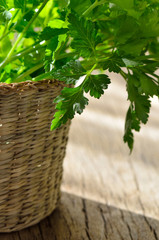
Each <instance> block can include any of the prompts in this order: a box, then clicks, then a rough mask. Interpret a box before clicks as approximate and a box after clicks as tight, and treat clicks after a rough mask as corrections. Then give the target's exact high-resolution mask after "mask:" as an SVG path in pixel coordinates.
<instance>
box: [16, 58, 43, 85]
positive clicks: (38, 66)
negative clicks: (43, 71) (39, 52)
mask: <svg viewBox="0 0 159 240" xmlns="http://www.w3.org/2000/svg"><path fill="white" fill-rule="evenodd" d="M41 67H43V63H40V64H38V65H36V66H34V67H33V68H31V69H29V70H27V71H26V72H24V73H23V74H21V75H20V76H18V77H17V78H16V79H15V81H13V82H21V81H22V80H23V79H24V78H26V77H27V76H29V75H30V74H31V73H33V72H35V71H36V70H38V69H40V68H41Z"/></svg>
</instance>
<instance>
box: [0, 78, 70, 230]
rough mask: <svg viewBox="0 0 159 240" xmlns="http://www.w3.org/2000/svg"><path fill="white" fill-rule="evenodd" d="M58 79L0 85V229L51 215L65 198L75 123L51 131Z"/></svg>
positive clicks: (58, 86)
mask: <svg viewBox="0 0 159 240" xmlns="http://www.w3.org/2000/svg"><path fill="white" fill-rule="evenodd" d="M63 87H64V85H63V84H62V83H60V82H58V81H56V80H47V81H46V80H44V81H41V82H31V81H27V82H25V83H17V84H16V83H15V84H4V83H1V84H0V232H11V231H16V230H20V229H23V228H26V227H28V226H31V225H33V224H35V223H37V222H39V221H40V220H41V219H43V218H44V217H46V216H48V215H49V214H50V213H51V212H52V211H53V210H54V209H55V208H56V206H57V204H58V200H59V198H60V184H61V178H62V163H63V158H64V155H65V148H66V143H67V139H68V130H69V125H70V123H67V124H66V125H64V126H62V127H60V128H59V129H57V130H55V131H53V132H51V131H50V125H51V120H52V118H53V115H54V112H55V104H54V103H53V100H54V98H55V97H56V96H57V95H59V93H60V92H61V89H62V88H63Z"/></svg>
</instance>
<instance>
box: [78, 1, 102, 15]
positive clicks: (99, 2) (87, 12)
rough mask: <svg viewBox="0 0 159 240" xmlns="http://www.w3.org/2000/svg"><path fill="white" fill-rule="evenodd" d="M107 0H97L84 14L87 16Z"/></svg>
mask: <svg viewBox="0 0 159 240" xmlns="http://www.w3.org/2000/svg"><path fill="white" fill-rule="evenodd" d="M105 2H107V0H101V1H98V0H96V1H95V2H94V3H93V4H92V5H91V6H90V7H89V8H88V9H87V10H86V11H85V12H84V13H83V14H82V16H87V15H88V14H89V13H90V12H91V11H92V10H93V9H94V8H96V7H97V6H99V5H102V4H104V3H105Z"/></svg>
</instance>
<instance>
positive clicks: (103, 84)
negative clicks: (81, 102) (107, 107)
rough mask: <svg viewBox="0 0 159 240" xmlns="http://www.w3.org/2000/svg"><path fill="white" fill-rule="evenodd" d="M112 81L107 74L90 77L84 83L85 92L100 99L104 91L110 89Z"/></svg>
mask: <svg viewBox="0 0 159 240" xmlns="http://www.w3.org/2000/svg"><path fill="white" fill-rule="evenodd" d="M109 83H110V79H109V77H108V76H107V75H105V74H98V75H90V76H89V77H88V79H87V80H86V81H85V83H84V86H83V88H84V91H85V92H86V93H88V92H89V91H90V95H91V96H93V97H95V98H100V97H101V95H102V94H104V89H107V88H108V84H109Z"/></svg>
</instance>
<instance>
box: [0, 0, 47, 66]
mask: <svg viewBox="0 0 159 240" xmlns="http://www.w3.org/2000/svg"><path fill="white" fill-rule="evenodd" d="M47 2H48V0H44V2H43V4H42V5H41V7H40V8H39V10H38V11H37V12H36V14H35V15H34V16H33V17H32V18H31V20H30V21H29V23H28V25H27V26H26V27H25V28H24V30H23V31H22V32H21V33H20V34H19V36H18V38H17V40H16V42H15V43H14V45H13V47H12V48H11V50H10V52H9V53H8V55H7V57H6V59H5V60H4V61H3V62H2V63H1V64H0V70H1V69H2V68H3V67H4V66H5V62H8V59H10V57H11V56H12V55H13V52H14V50H15V49H16V47H17V45H18V44H19V42H20V41H21V40H22V38H23V37H24V35H25V33H26V32H27V31H28V29H29V27H30V26H31V24H32V23H33V22H34V20H35V19H36V18H37V16H38V15H39V13H40V12H41V11H42V10H43V8H44V7H45V5H46V3H47Z"/></svg>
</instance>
